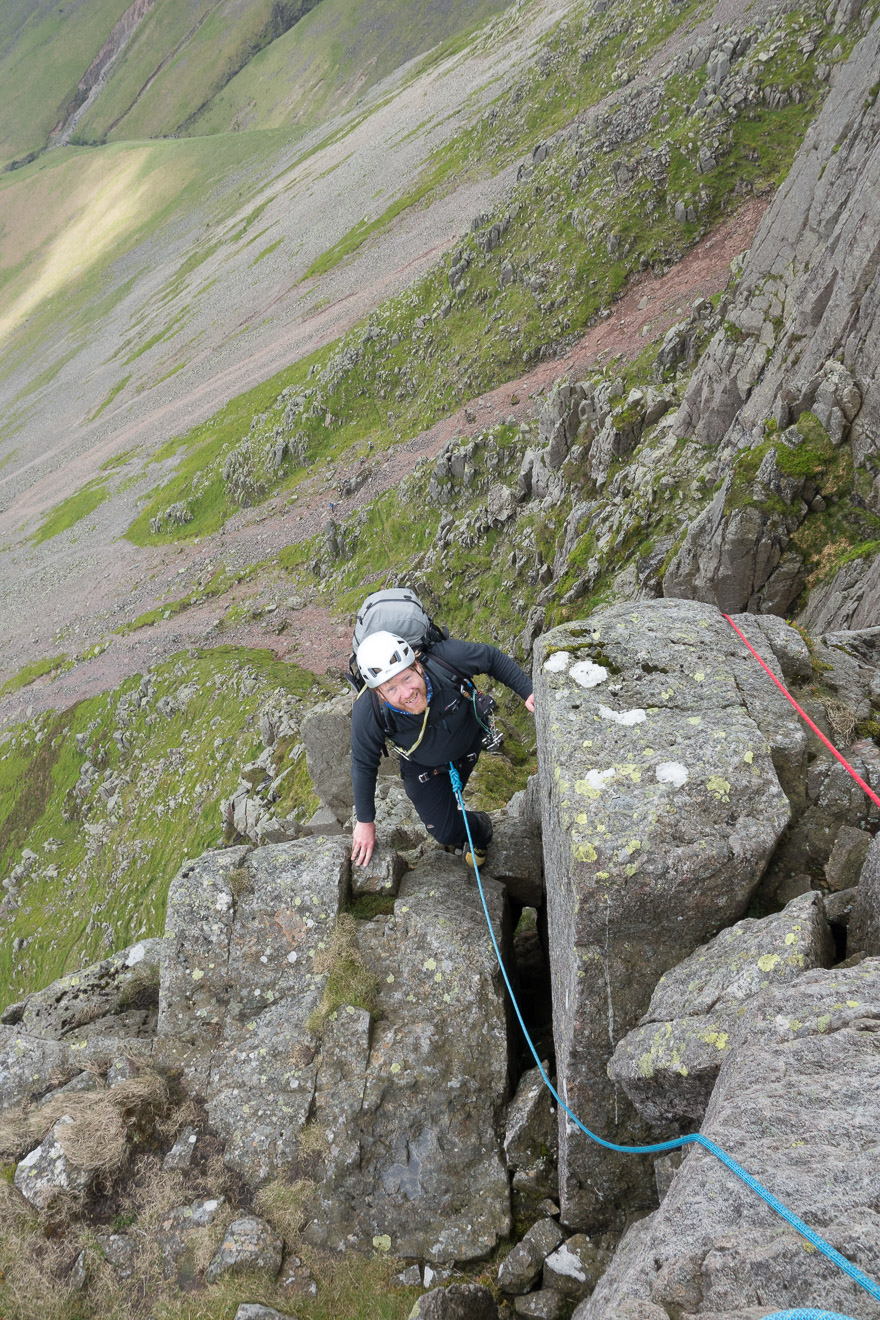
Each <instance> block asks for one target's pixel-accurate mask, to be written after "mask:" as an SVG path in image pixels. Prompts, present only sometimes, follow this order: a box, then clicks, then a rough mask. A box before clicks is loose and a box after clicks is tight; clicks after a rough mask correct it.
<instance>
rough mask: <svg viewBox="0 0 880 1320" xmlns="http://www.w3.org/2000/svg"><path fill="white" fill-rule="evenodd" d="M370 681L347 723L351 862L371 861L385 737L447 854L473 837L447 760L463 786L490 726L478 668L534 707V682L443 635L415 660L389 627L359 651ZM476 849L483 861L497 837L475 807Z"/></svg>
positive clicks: (484, 650)
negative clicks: (477, 677) (351, 791)
mask: <svg viewBox="0 0 880 1320" xmlns="http://www.w3.org/2000/svg"><path fill="white" fill-rule="evenodd" d="M357 665H358V669H359V670H360V673H361V675H362V677H363V679H364V682H365V683H366V687H364V688H363V689H362V691H361V692H360V693H359V695H358V698H357V700H356V701H355V703H354V710H353V711H352V720H351V777H352V784H353V786H354V805H355V815H356V817H357V823H356V825H355V828H354V836H353V847H352V854H351V856H352V861H354V862H356V863H357V864H358V865H359V866H366V865H367V863H368V862H369V860H370V858H371V857H372V855H373V849H374V847H375V845H376V826H375V824H374V821H375V816H376V809H375V789H376V775H377V772H378V769H379V761H380V759H381V756H382V752H383V749H384V746H385V739H386V738H388V739H389V740H390V741H391V743H392V745H393V746H394V748H395V750H396V751H397V752H398V753H399V755H400V775H401V778H402V780H403V785H404V788H405V789H406V794H407V797H408V798H409V799H410V801H411V802H412V804H413V806H414V807H415V809H416V811H417V812H418V814H419V817H420V818H421V820H422V823H423V824H424V826H425V828H426V829H427V830H428V832H429V833H430V834H431V836H432V838H434V839H435V840H436V841H437V843H439V844H442V845H443V846H444V847H446V848H447V850H449V851H453V850H454V849H456V848H464V847H465V846H466V842H467V831H466V828H465V820H464V815H465V813H463V812H462V811H461V810H460V809H459V807H458V804H457V802H456V799H455V795H454V793H453V791H452V784H451V782H450V777H449V764H450V762H451V763H452V764H453V765H455V767H456V769H457V770H458V772H459V775H460V776H461V781H462V786H464V784H466V783H467V781H468V779H469V777H470V775H471V774H472V772H473V769H474V767H475V765H476V763H477V758H478V757H479V755H480V752H481V751H482V750H483V749H484V747H485V746H486V738H487V733H489V732H490V730H491V720H490V719H489V718H488V717H489V714H490V708H489V707H487V705H486V704H484V703H486V702H487V699H486V698H485V697H483V696H482V694H480V693H478V692H477V690H476V688H475V687H474V684H473V676H474V674H490V675H491V676H492V677H493V678H497V679H498V680H499V681H500V682H502V683H504V684H505V686H507V687H509V688H511V689H512V690H513V691H514V692H517V693H518V694H519V695H520V696H521V697H522V698H523V700H524V701H525V703H526V708H527V709H528V710H529V711H531V712H532V713H534V709H535V698H534V695H533V693H532V681H531V679H530V678H529V676H528V674H526V673H525V672H524V671H523V670H522V669H520V667H519V665H518V664H517V663H516V662H515V661H514V660H511V658H510V656H508V655H505V654H504V652H503V651H499V650H498V649H497V647H494V646H488V645H483V644H481V643H478V642H460V641H454V640H452V639H448V640H446V639H444V640H442V641H437V642H434V643H433V644H432V645H431V647H430V649H429V650H426V651H422V652H420V653H419V655H418V656H417V654H416V652H415V651H414V650H413V648H412V646H411V645H410V644H409V642H407V641H405V640H404V639H403V638H402V637H399V636H397V635H396V634H394V633H390V632H384V631H381V632H374V633H371V634H370V635H369V636H368V637H366V638H365V639H364V641H362V642H361V644H360V646H359V647H358V649H357ZM466 814H467V823H468V826H469V827H470V834H471V838H472V840H473V854H472V853H471V852H470V851H467V852H466V853H465V858H466V861H467V862H468V864H469V865H470V866H473V864H474V862H475V861H476V864H477V865H478V866H482V864H483V862H484V861H485V858H486V849H487V848H488V845H489V841H490V839H491V838H492V822H491V821H490V819H489V817H488V816H487V815H486V814H485V812H481V811H476V812H474V811H469V812H467V813H466Z"/></svg>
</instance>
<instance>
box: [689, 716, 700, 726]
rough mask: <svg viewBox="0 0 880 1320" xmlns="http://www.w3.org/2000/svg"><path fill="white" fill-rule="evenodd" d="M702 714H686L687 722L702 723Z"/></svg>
mask: <svg viewBox="0 0 880 1320" xmlns="http://www.w3.org/2000/svg"><path fill="white" fill-rule="evenodd" d="M702 723H703V717H702V715H688V724H702Z"/></svg>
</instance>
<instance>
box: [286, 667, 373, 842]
mask: <svg viewBox="0 0 880 1320" xmlns="http://www.w3.org/2000/svg"><path fill="white" fill-rule="evenodd" d="M351 700H352V698H351V693H350V692H344V693H343V694H342V695H341V696H339V697H336V698H334V700H333V701H326V702H322V703H321V705H318V706H313V707H312V709H311V710H310V711H309V712H308V714H307V715H305V716H303V720H302V724H301V726H300V736H301V737H302V740H303V743H304V745H305V749H306V764H307V766H308V768H309V775H310V776H311V780H312V783H313V784H314V785H315V792H316V793H317V794H318V796H319V797H320V798H322V799H323V800H324V801H325V802H326V803H327V805H328V806H329V807H330V809H331V810H332V811H333V812H334V813H335V815H336V816H337V817H338V819H339V820H346V819H347V818H348V816H349V814H350V813H351V809H352V806H353V805H354V795H353V791H352V786H351V761H350V756H349V749H350V745H351ZM364 700H365V701H366V700H369V697H365V698H364Z"/></svg>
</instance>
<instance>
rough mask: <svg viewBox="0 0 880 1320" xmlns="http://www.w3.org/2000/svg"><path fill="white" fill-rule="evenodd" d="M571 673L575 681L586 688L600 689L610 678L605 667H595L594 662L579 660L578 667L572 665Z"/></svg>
mask: <svg viewBox="0 0 880 1320" xmlns="http://www.w3.org/2000/svg"><path fill="white" fill-rule="evenodd" d="M570 672H571V677H572V678H573V679H574V681H575V682H576V683H579V684H580V686H581V687H584V688H593V687H598V686H599V684H600V683H604V682H605V680H606V678H607V677H608V670H607V669H606V668H605V666H604V665H595V664H593V661H592V660H579V661H578V663H577V664H576V665H572V667H571V671H570Z"/></svg>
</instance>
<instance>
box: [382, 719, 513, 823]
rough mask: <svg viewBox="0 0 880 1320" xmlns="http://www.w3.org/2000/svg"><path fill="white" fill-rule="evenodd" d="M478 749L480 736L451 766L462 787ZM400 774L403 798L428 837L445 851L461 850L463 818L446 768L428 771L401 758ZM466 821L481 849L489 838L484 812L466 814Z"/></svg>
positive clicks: (472, 765)
mask: <svg viewBox="0 0 880 1320" xmlns="http://www.w3.org/2000/svg"><path fill="white" fill-rule="evenodd" d="M481 746H482V734H480V735H479V736H478V737H477V739H476V741H475V744H474V746H473V748H472V749H471V751H470V752H469V753H468V755H467V756H463V757H461V758H460V759H459V760H458V761H456V762H455V763H454V764H455V768H456V770H457V771H458V773H459V774H460V775H461V786H462V788H464V786H465V784H466V783H467V781H468V779H469V778H470V777H471V775H472V773H473V770H474V767H475V766H476V764H477V757H478V756H479V754H480V748H481ZM400 774H401V778H402V779H403V786H404V788H405V789H406V795H407V797H408V798H409V800H410V802H411V803H412V804H413V806H414V807H415V809H416V811H417V812H418V815H419V819H420V820H421V822H422V824H423V825H424V826H425V829H426V830H427V831H428V833H429V834H430V835H431V837H432V838H433V839H435V840H436V841H437V843H442V844H444V845H445V846H446V847H447V848H450V847H451V848H464V847H465V846H466V845H467V833H466V831H465V825H464V817H463V815H462V812H461V809H460V808H459V805H458V799H457V798H456V796H455V794H454V793H453V791H452V781H451V780H450V778H449V768H448V766H438V767H437V768H436V769H429V768H427V767H425V766H422V765H417V764H416V762H415V761H406V760H404V758H403V757H401V761H400ZM467 818H468V825H469V827H470V831H471V838H472V839H473V841H474V845H475V846H476V847H477V848H485V847H486V845H487V844H488V843H489V840H490V839H491V838H492V822H491V820H490V819H489V817H488V816H487V815H486V813H485V812H484V811H469V812H468V813H467Z"/></svg>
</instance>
